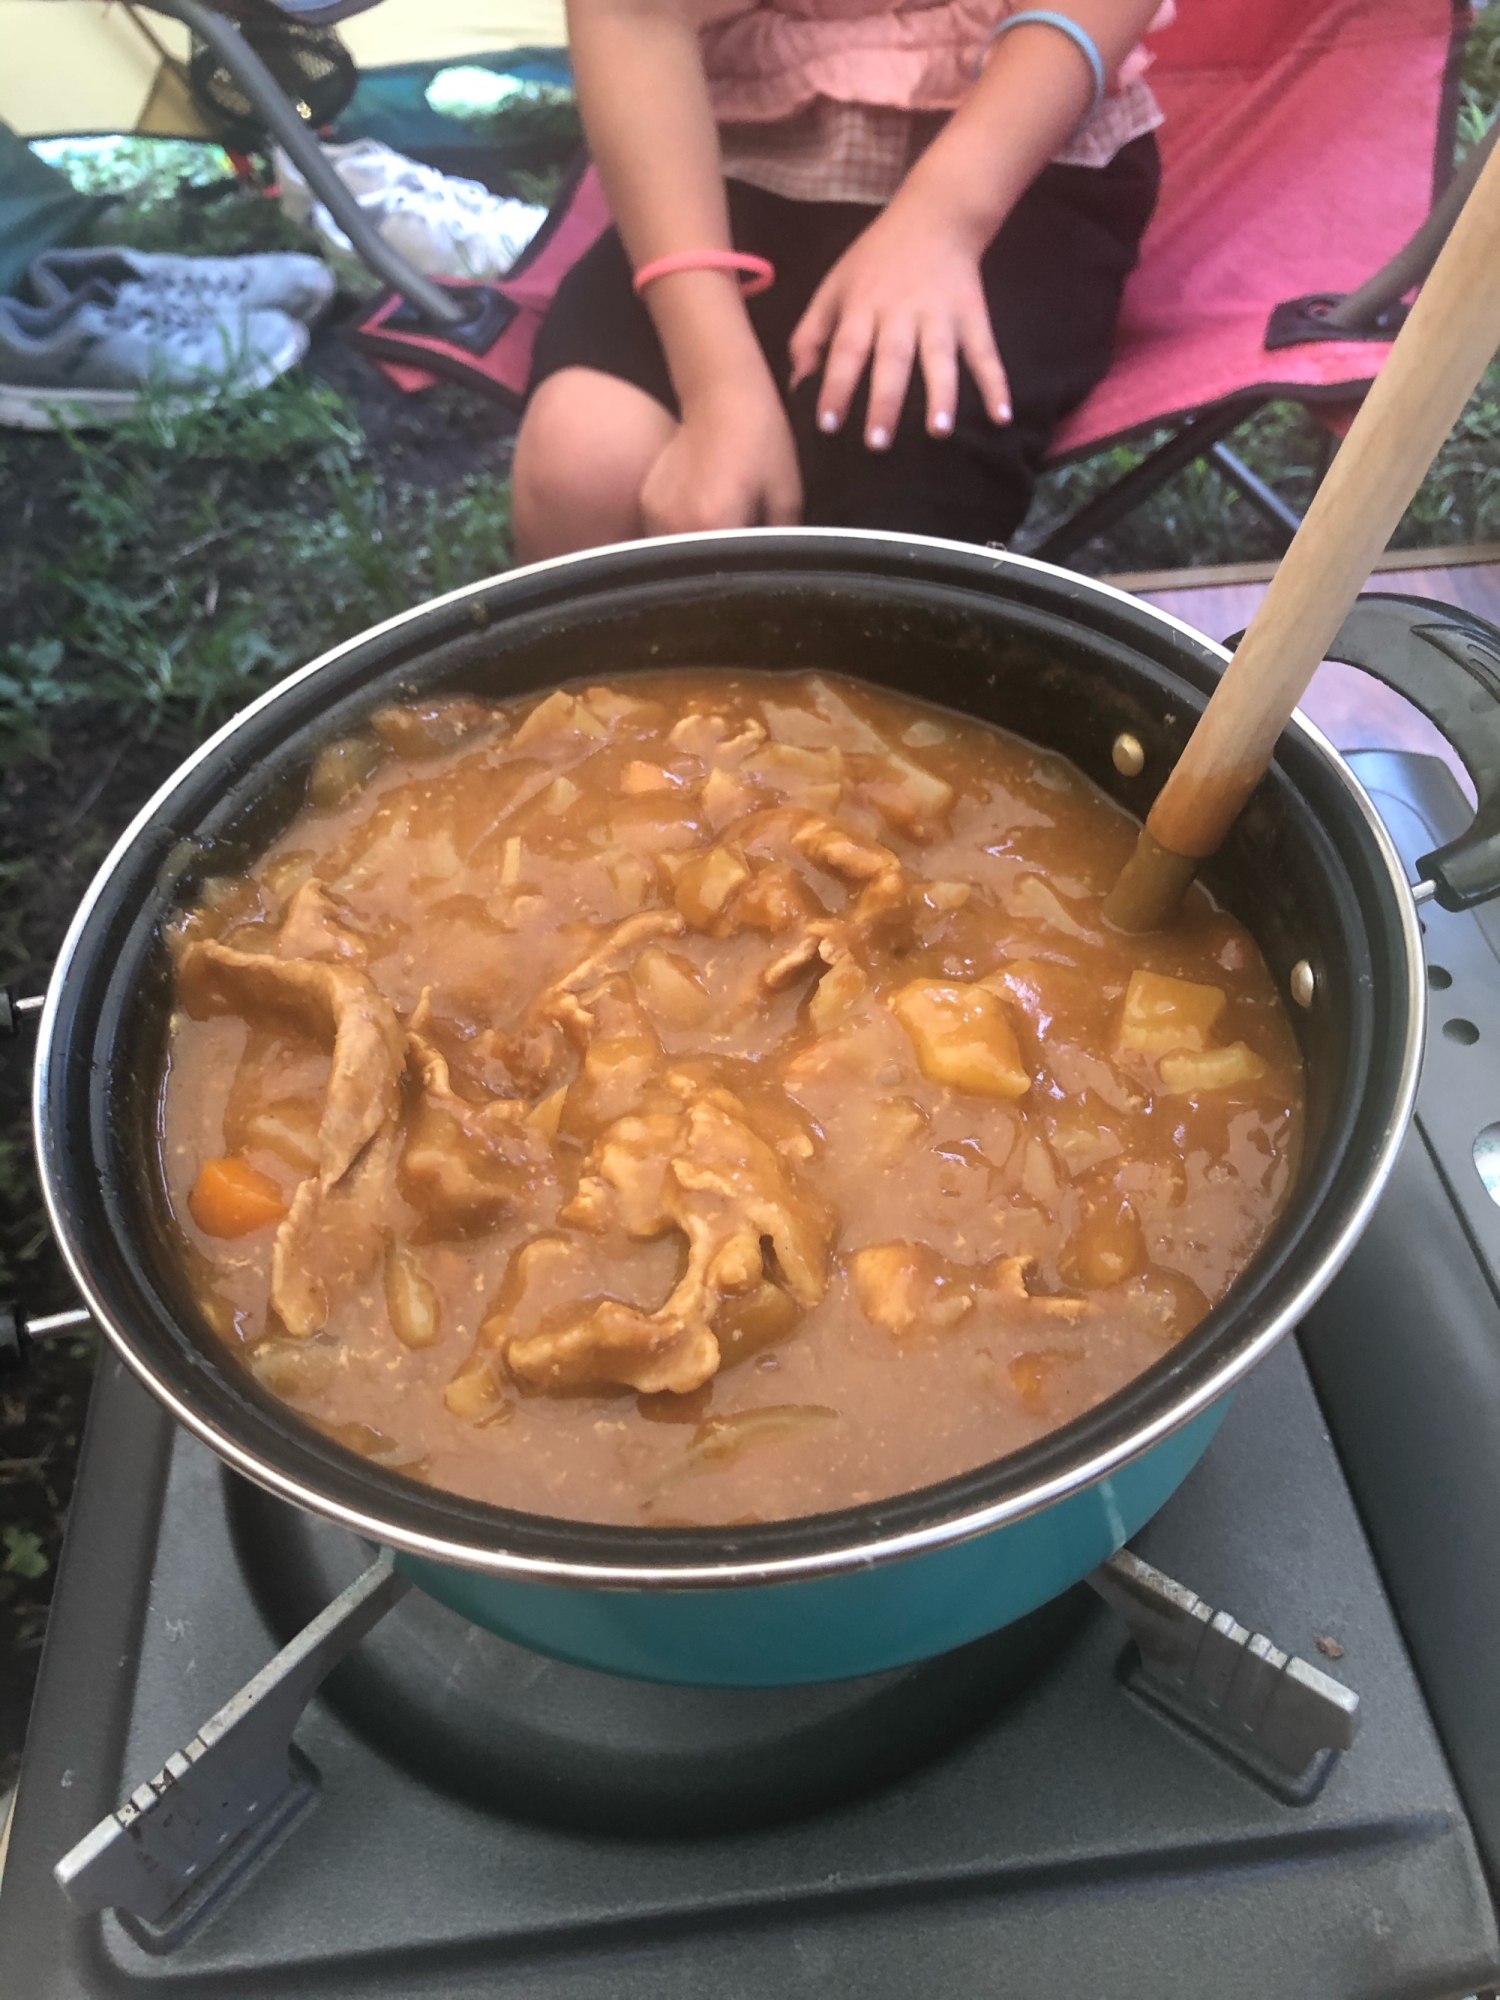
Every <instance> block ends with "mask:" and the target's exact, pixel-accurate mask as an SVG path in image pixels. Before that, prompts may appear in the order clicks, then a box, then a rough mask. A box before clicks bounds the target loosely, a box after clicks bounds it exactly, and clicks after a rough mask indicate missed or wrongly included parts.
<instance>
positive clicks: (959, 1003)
mask: <svg viewBox="0 0 1500 2000" xmlns="http://www.w3.org/2000/svg"><path fill="white" fill-rule="evenodd" d="M891 1010H892V1012H893V1013H894V1014H895V1016H896V1018H897V1020H898V1021H899V1022H900V1023H901V1025H902V1027H903V1028H905V1030H906V1032H907V1034H908V1035H910V1036H911V1039H912V1044H913V1046H914V1047H915V1049H916V1051H917V1061H918V1063H919V1064H920V1066H921V1070H922V1074H923V1075H924V1076H925V1077H928V1078H930V1080H931V1081H932V1082H933V1083H948V1084H952V1086H953V1087H954V1089H955V1090H968V1091H972V1092H973V1093H974V1094H975V1095H976V1096H979V1097H1024V1096H1025V1095H1026V1093H1027V1091H1028V1090H1030V1088H1031V1077H1030V1075H1029V1074H1028V1073H1027V1069H1026V1065H1025V1064H1024V1063H1023V1062H1022V1060H1021V1051H1020V1049H1019V1047H1018V1046H1017V1044H1016V1036H1015V1030H1014V1029H1013V1028H1012V1027H1011V1025H1010V1022H1009V1020H1008V1019H1007V1017H1006V1013H1005V1009H1004V1007H1003V1006H1002V1005H1001V1004H1000V1002H999V1001H998V1000H997V999H996V998H995V996H994V994H993V993H987V992H986V991H985V990H984V988H983V987H981V986H969V985H965V984H963V983H962V982H960V981H958V980H937V979H914V980H912V982H911V983H910V985H908V986H903V987H902V988H901V989H900V991H899V992H897V993H895V994H894V995H893V996H892V998H891Z"/></svg>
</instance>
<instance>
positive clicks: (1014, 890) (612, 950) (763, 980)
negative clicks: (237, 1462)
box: [162, 671, 1302, 1525]
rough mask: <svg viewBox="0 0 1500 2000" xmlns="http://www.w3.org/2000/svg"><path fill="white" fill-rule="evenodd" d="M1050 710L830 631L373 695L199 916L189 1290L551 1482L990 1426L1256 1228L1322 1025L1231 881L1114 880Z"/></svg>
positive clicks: (254, 1341) (518, 1486)
mask: <svg viewBox="0 0 1500 2000" xmlns="http://www.w3.org/2000/svg"><path fill="white" fill-rule="evenodd" d="M1134 834H1135V827H1134V824H1133V823H1132V822H1131V821H1130V820H1128V819H1127V818H1126V817H1125V815H1124V814H1123V813H1121V812H1120V811H1118V810H1117V809H1116V808H1115V807H1114V806H1113V805H1112V804H1110V803H1109V801H1107V800H1106V799H1105V798H1104V797H1103V795H1102V794H1101V793H1100V792H1098V791H1097V790H1096V789H1095V788H1094V787H1092V786H1091V785H1090V784H1089V783H1088V782H1087V781H1086V780H1084V779H1083V778H1082V777H1081V776H1080V775H1079V773H1078V772H1077V771H1076V770H1074V769H1073V768H1072V767H1071V766H1069V765H1067V764H1065V763H1064V762H1062V761H1061V760H1060V759H1059V758H1057V757H1055V756H1053V755H1050V754H1048V753H1045V752H1041V751H1038V750H1036V749H1034V748H1032V747H1030V746H1029V745H1027V744H1025V743H1023V742H1021V741H1019V740H1018V739H1016V738H1014V737H1010V736H1007V735H1005V734H1003V733H1002V732H1000V731H999V730H996V729H994V728H992V727H990V726H988V725H987V724H983V723H980V722H976V721H971V720H967V719H964V718H961V717H959V716H956V715H953V714H951V713H949V712H947V711H943V710H937V709H933V708H929V707H926V706H925V705H922V704H919V703H917V702H914V701H910V700H906V699H903V698H899V697H895V696H891V695H887V694H883V693H877V692H876V691H874V690H872V689H869V688H865V687H862V686H859V685H857V684H854V683H850V682H846V681H842V680H838V679H835V678H833V677H828V678H818V677H814V676H804V677H801V678H795V679H794V678H789V677H782V676H771V675H758V674H748V673H747V674H728V673H713V672H707V671H705V672H702V673H697V674H693V673H672V674H666V673H664V674H661V675H657V676H642V677H631V678H629V679H626V680H622V681H620V682H618V683H616V684H601V685H596V686H587V687H584V686H579V687H576V688H569V689H562V690H558V691H555V692H553V693H550V694H548V695H546V696H544V697H532V698H529V699H526V700H523V701H520V702H516V703H513V704H509V705H504V706H499V705H493V704H488V703H484V702H481V701H478V700H473V699H467V698H465V699H451V700H441V701H439V700H434V701H431V702H426V703H414V704H412V705H410V706H404V707H391V708H387V709H385V710H382V711H381V712H379V713H377V714H376V715H375V716H373V718H372V719H371V721H370V724H369V726H368V729H367V731H366V732H365V733H362V734H360V735H358V736H355V737H350V738H348V739H345V740H342V741H339V742H336V743H332V744H330V745H328V746H327V747H326V748H325V749H324V750H323V751H322V753H321V754H320V755H319V757H318V759H317V762H316V764H315V766H314V768H313V771H312V775H311V778H310V781H309V786H308V797H307V802H306V805H305V806H304V808H303V809H302V810H301V811H300V812H299V814H298V815H297V817H296V818H295V819H294V820H293V821H292V823H291V824H290V825H289V826H288V827H287V828H286V830H285V832H284V833H283V834H282V835H281V837H280V838H279V839H278V840H277V841H276V842H275V844H274V845H273V846H272V847H271V848H270V849H269V851H268V852H266V853H265V854H264V855H263V856H262V857H261V859H260V860H259V861H258V862H257V863H256V864H255V865H254V867H252V868H251V869H250V870H249V872H248V873H247V874H245V875H243V876H237V877H234V878H219V879H216V880H214V881H212V882H210V883H208V884H207V885H205V888H204V890H203V892H202V896H201V899H200V901H199V903H198V905H197V907H195V908H194V909H192V910H191V911H188V912H186V913H185V914H184V915H182V916H181V917H180V918H179V919H178V920H177V922H176V924H175V925H174V928H173V933H172V939H171V942H172V949H173V954H174V958H175V968H176V998H177V1006H176V1011H175V1013H174V1015H173V1020H172V1027H171V1037H170V1051H169V1058H168V1063H167V1069H166V1074H165V1078H164V1081H163V1104H162V1132H163V1150H164V1164H165V1173H166V1182H167V1189H168V1197H169V1201H170V1204H171V1208H172V1211H173V1214H174V1215H175V1217H176V1219H177V1222H178V1224H179V1225H180V1230H181V1238H182V1254H183V1257H184V1260H185V1263H186V1266H187V1269H188V1272H189V1276H190V1279H191V1282H192V1285H193V1288H194V1291H195V1294H196V1296H197V1297H198V1298H199V1300H200V1301H201V1305H202V1309H203V1312H204V1314H205V1315H206V1317H207V1319H208V1320H209V1322H210V1323H211V1325H212V1327H213V1328H214V1330H215V1332H216V1333H217V1334H218V1335H219V1336H220V1337H221V1338H222V1339H223V1340H224V1341H225V1342H226V1343H227V1344H228V1345H229V1347H230V1348H231V1349H232V1350H233V1351H234V1352H235V1353H236V1354H237V1355H239V1356H240V1357H242V1359H243V1363H244V1365H245V1366H246V1367H247V1368H249V1369H250V1370H251V1371H252V1372H253V1373H254V1375H255V1376H256V1377H257V1379H258V1380H259V1381H260V1382H261V1383H262V1384H263V1385H264V1387H265V1388H266V1389H268V1390H269V1391H270V1392H271V1393H273V1394H274V1395H276V1396H278V1397H281V1398H283V1399H285V1400H286V1401H287V1402H288V1403H289V1404H291V1405H292V1406H293V1407H294V1408H295V1409H296V1410H297V1411H298V1412H300V1413H301V1414H302V1415H303V1416H304V1417H305V1418H306V1419H307V1420H308V1421H309V1422H312V1423H314V1424H316V1425H318V1426H319V1427H320V1428H322V1429H323V1430H324V1431H325V1432H327V1433H328V1434H329V1435H330V1436H331V1437H333V1438H335V1439H337V1440H339V1441H340V1442H341V1443H343V1444H344V1445H346V1446H348V1447H350V1448H351V1449H352V1450H354V1451H357V1452H361V1453H364V1454H366V1455H367V1456H369V1457H370V1458H372V1459H374V1460H376V1461H378V1462H379V1463H380V1464H382V1465H385V1466H388V1467H391V1468H394V1469H397V1470H399V1471H402V1472H405V1473H406V1474H408V1475H409V1476H411V1477H413V1478H417V1479H422V1480H426V1481H428V1482H430V1483H431V1484H432V1485H434V1486H437V1487H442V1488H446V1489H449V1490H451V1491H454V1492H457V1493H462V1494H466V1495H470V1496H473V1497H475V1498H478V1499H481V1500H487V1501H492V1502H496V1503H499V1504H501V1505H505V1506H509V1507H515V1508H520V1509H524V1510H526V1511H528V1512H532V1513H539V1514H550V1515H555V1516H565V1517H570V1518H574V1519H582V1520H593V1521H613V1522H629V1523H635V1524H648V1525H649V1524H661V1525H672V1524H683V1523H694V1524H698V1523H728V1522H741V1521H748V1520H767V1519H779V1518H785V1517H789V1516H794V1515H798V1514H809V1513H816V1512H820V1511H823V1510H826V1509H830V1508H836V1507H841V1506H846V1505H850V1504H854V1503H858V1502H861V1501H866V1500H871V1499H875V1498H878V1497H881V1496H885V1495H889V1494H893V1493H898V1492H904V1491H907V1490H910V1489H913V1488H916V1487H920V1486H923V1485H927V1484H929V1483H931V1482H933V1481H935V1480H939V1479H943V1478H946V1477H948V1476H950V1475H952V1474H954V1473H957V1472H961V1471H964V1470H967V1469H969V1468H972V1467H974V1466H977V1465H980V1464H983V1463H985V1462H988V1461H990V1460H993V1459H996V1458H999V1457H1001V1456H1003V1455H1004V1454H1005V1453H1007V1452H1009V1451H1012V1450H1014V1449H1015V1448H1016V1447H1018V1446H1020V1445H1023V1444H1025V1443H1027V1442H1028V1441H1030V1440H1031V1439H1034V1438H1036V1437H1038V1436H1039V1435H1041V1434H1042V1433H1043V1432H1045V1431H1047V1430H1049V1429H1051V1428H1053V1427H1054V1426H1056V1425H1058V1424H1060V1423H1063V1422H1065V1421H1067V1420H1068V1419H1069V1418H1071V1417H1073V1416H1076V1415H1077V1414H1079V1413H1080V1412H1081V1411H1083V1410H1085V1409H1086V1408H1088V1407H1089V1406H1090V1405H1092V1404H1094V1403H1096V1402H1098V1401H1099V1400H1100V1399H1101V1398H1102V1397H1105V1396H1108V1395H1110V1394H1111V1393H1113V1392H1114V1391H1115V1390H1117V1389H1118V1388H1120V1387H1121V1386H1122V1385H1123V1384H1124V1383H1126V1382H1127V1381H1129V1380H1130V1379H1131V1378H1132V1377H1133V1376H1134V1375H1136V1374H1138V1373H1139V1372H1140V1371H1141V1370H1142V1369H1144V1368H1147V1367H1149V1366H1150V1365H1151V1363H1153V1362H1154V1361H1157V1360H1159V1359H1160V1358H1161V1357H1162V1356H1163V1354H1164V1353H1165V1352H1166V1351H1167V1349H1168V1348H1169V1347H1170V1346H1171V1345H1172V1343H1173V1342H1175V1341H1177V1340H1179V1339H1181V1338H1182V1336H1183V1335H1184V1334H1185V1333H1187V1332H1188V1331H1189V1330H1190V1329H1191V1328H1192V1327H1193V1326H1194V1325H1195V1324H1196V1323H1197V1321H1198V1320H1200V1319H1201V1318H1202V1317H1203V1315H1204V1314H1205V1313H1206V1312H1207V1311H1208V1310H1209V1307H1210V1305H1211V1304H1213V1303H1214V1302H1215V1301H1217V1300H1218V1299H1219V1298H1221V1297H1222V1295H1223V1294H1224V1292H1225V1290H1226V1289H1227V1288H1228V1286H1229V1285H1230V1284H1231V1283H1232V1281H1233V1280H1234V1277H1235V1275H1236V1273H1238V1272H1239V1271H1241V1270H1242V1269H1243V1268H1244V1266H1245V1265H1246V1263H1247V1262H1248V1260H1249V1259H1250V1258H1251V1257H1252V1256H1253V1255H1254V1253H1255V1251H1256V1249H1257V1247H1258V1246H1259V1245H1260V1243H1261V1242H1262V1241H1263V1239H1264V1238H1265V1236H1266V1234H1267V1231H1268V1230H1269V1228H1270V1226H1271V1224H1272V1222H1273V1220H1274V1218H1275V1216H1276V1214H1277V1212H1278V1210H1279V1208H1280V1207H1281V1205H1282V1203H1283V1202H1284V1201H1285V1199H1286V1197H1287V1193H1288V1190H1289V1188H1290V1186H1291V1183H1292V1179H1293V1176H1294V1172H1295V1167H1296V1159H1297V1148H1298V1138H1299V1129H1300V1120H1301V1099H1302V1073H1301V1065H1300V1060H1299V1056H1298V1052H1297V1046H1296V1042H1295V1040H1294V1038H1293V1035H1292V1033H1291V1030H1290V1028H1289V1025H1288V1023H1287V1020H1286V1018H1285V1016H1284V1014H1283V1012H1282V1010H1281V1007H1280V1005H1279V1003H1278V1000H1277V997H1276V993H1275V990H1274V988H1273V985H1272V982H1271V979H1270V976H1269V975H1268V973H1267V970H1266V968H1265V965H1264V964H1263V962H1262V960H1261V958H1260V955H1259V953H1258V951H1257V949H1256V947H1255V945H1254V943H1253V942H1252V940H1251V938H1250V937H1249V935H1248V933H1247V932H1246V931H1245V930H1244V928H1243V927H1242V926H1241V925H1240V924H1238V923H1237V922H1235V921H1233V920H1232V919H1231V918H1230V917H1228V916H1226V915H1225V914H1224V913H1223V912H1222V911H1220V910H1218V909H1216V908H1215V907H1214V906H1213V904H1212V903H1211V902H1210V900H1209V898H1208V897H1207V896H1206V895H1205V894H1204V893H1203V892H1202V891H1196V892H1194V895H1193V896H1192V897H1191V898H1190V900H1189V906H1188V909H1187V912H1186V915H1185V917H1184V919H1183V922H1182V924H1181V925H1180V926H1179V927H1178V929H1176V930H1175V931H1174V932H1172V933H1171V934H1170V935H1164V936H1161V937H1155V938H1147V939H1139V938H1125V937H1122V936H1120V935H1119V934H1116V933H1112V932H1111V931H1110V930H1109V929H1108V928H1107V927H1106V925H1105V924H1104V922H1103V920H1102V918H1101V915H1100V907H1101V903H1102V900H1103V897H1104V895H1105V893H1106V892H1107V890H1108V889H1109V887H1110V885H1111V884H1112V883H1113V881H1114V878H1115V876H1116V874H1117V873H1118V870H1119V868H1120V866H1121V864H1122V863H1123V861H1124V860H1125V858H1126V855H1127V853H1128V852H1129V849H1130V846H1131V843H1132V841H1133V838H1134Z"/></svg>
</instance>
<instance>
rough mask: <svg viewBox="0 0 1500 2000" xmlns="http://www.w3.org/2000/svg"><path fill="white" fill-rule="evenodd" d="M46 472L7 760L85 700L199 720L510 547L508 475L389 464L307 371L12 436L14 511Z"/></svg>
mask: <svg viewBox="0 0 1500 2000" xmlns="http://www.w3.org/2000/svg"><path fill="white" fill-rule="evenodd" d="M39 474H42V475H43V482H42V485H43V502H42V504H43V505H44V506H45V508H46V510H47V512H48V513H49V515H50V516H51V517H52V521H53V522H54V524H55V532H53V533H50V534H46V535H45V536H43V535H36V536H34V537H26V538H25V541H29V543H30V551H28V550H27V549H26V547H25V546H24V543H23V539H22V538H21V537H17V538H15V539H14V540H13V542H12V546H11V553H10V556H9V558H8V559H7V560H6V561H5V563H4V566H3V569H0V629H4V630H8V631H9V632H10V633H11V634H12V635H13V636H12V637H11V638H10V639H9V640H8V641H7V642H6V643H4V644H3V645H0V765H3V764H15V763H16V762H17V761H18V760H26V759H35V758H46V757H48V756H50V755H51V752H52V742H53V737H54V735H55V733H56V731H57V729H58V727H59V726H60V725H62V724H64V723H66V722H67V721H68V720H69V719H70V717H72V716H74V715H76V713H77V712H78V711H80V710H82V709H87V710H89V711H90V712H91V713H94V714H97V713H98V712H100V711H101V710H102V711H105V712H108V713H109V714H111V715H112V716H114V717H116V718H117V719H118V722H119V724H120V726H121V727H122V728H123V729H126V730H129V731H131V732H133V733H134V734H136V735H138V736H147V737H150V736H155V735H156V734H158V733H159V732H161V731H162V730H163V729H166V730H169V731H170V732H171V733H172V734H173V735H175V736H182V737H190V736H193V735H199V734H201V733H202V732H203V731H204V730H205V729H206V728H208V727H210V726H211V725H212V724H214V723H215V722H217V721H219V720H221V719H222V718H223V717H224V716H225V715H227V714H228V713H229V712H231V711H232V710H233V709H235V708H237V707H239V706H241V705H242V704H243V703H244V702H245V701H246V700H248V699H249V698H250V696H252V695H253V694H255V693H257V692H258V691H259V690H260V689H261V688H262V687H264V686H266V685H267V684H268V683H269V682H270V681H271V680H273V679H275V678H276V677H277V676H279V675H281V674H283V673H285V672H286V671H287V670H288V669H289V668H291V667H293V666H295V665H298V664H299V663H300V662H302V661H303V660H306V659H308V658H310V657H312V656H313V655H314V654H316V653H318V652H321V651H322V650H323V649H324V648H325V647H327V646H329V645H332V644H333V643H335V641H337V640H339V639H342V638H345V637H347V636H348V635H349V634H351V633H353V632H357V631H359V630H361V629H362V628H363V627H364V626H366V625H369V624H373V623H375V622H376V621H377V620H379V619H381V618H384V617H388V616H389V615H390V614H391V613H392V612H394V611H398V610H402V609H404V608H405V607H406V606H408V605H410V604H414V603H418V602H420V601H421V600H422V599H423V598H426V597H431V596H434V595H436V594H437V593H439V592H441V591H444V590H450V589H453V588H455V587H456V586H457V585H459V584H462V583H465V582H469V581H471V580H472V579H473V578H475V577H479V576H484V575H487V574H489V573H490V572H492V571H494V570H497V569H502V568H504V567H505V566H506V564H507V563H508V562H509V560H510V513H509V489H508V487H507V486H506V485H505V483H504V482H503V481H502V480H486V479H481V478H476V477H470V478H468V479H464V480H461V481H459V482H458V483H456V484H454V485H452V486H450V487H448V488H446V489H443V490H441V491H433V490H430V489H427V490H418V489H416V488H414V487H412V486H409V485H404V484H399V483H394V482H391V481H390V480H388V479H387V478H385V477H383V476H382V473H381V471H380V470H379V469H378V468H377V467H376V466H375V465H374V464H373V463H372V462H371V460H370V457H369V454H368V452H367V450H366V447H365V440H364V436H363V433H362V430H361V428H360V424H359V420H358V417H357V415H356V413H355V412H354V411H353V409H352V408H351V407H350V406H349V405H348V404H347V403H346V402H344V401H343V400H342V399H341V398H340V397H339V396H338V395H337V394H336V393H335V392H334V391H333V390H331V389H330V388H328V387H326V386H324V385H322V384H319V383H317V382H315V381H312V380H310V379H309V378H307V377H305V376H301V375H292V376H287V377H284V378H283V379H282V380H280V381H278V382H276V383H274V384H273V385H272V386H271V387H270V388H268V389H265V390H262V391H260V392H258V393H257V394H254V395H251V396H247V397H244V398H242V399H240V400H237V401H223V402H216V401H206V402H202V403H198V404H195V405H193V406H192V407H191V408H189V409H188V410H187V411H185V412H182V413H178V414H173V413H172V412H171V411H170V409H169V407H168V406H167V405H166V404H165V402H163V401H149V400H148V401H147V402H146V403H145V404H144V405H143V406H142V408H141V409H140V410H138V411H137V412H136V414H135V415H134V416H133V417H131V418H130V419H129V421H128V422H126V423H124V424H122V425H120V426H119V427H118V428H117V429H115V430H114V431H112V432H109V433H107V434H103V435H101V434H98V433H84V432H72V433H67V434H65V436H64V441H63V444H62V446H61V449H60V447H59V443H58V440H56V439H55V438H52V439H47V438H43V439H37V438H29V437H19V438H18V437H14V436H11V437H6V438H5V439H4V440H3V442H0V492H4V489H6V488H7V487H8V488H9V489H10V492H9V495H8V496H7V498H8V500H9V505H8V507H7V512H9V513H11V514H12V517H14V513H15V512H18V511H19V512H24V505H25V503H24V501H22V500H21V498H20V496H21V494H22V493H23V492H24V490H25V489H26V488H27V486H28V485H29V484H31V483H32V481H33V479H34V478H35V476H36V475H39ZM38 550H44V551H45V553H42V554H40V555H39V554H37V553H36V552H37V551H38ZM0 943H3V934H0Z"/></svg>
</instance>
